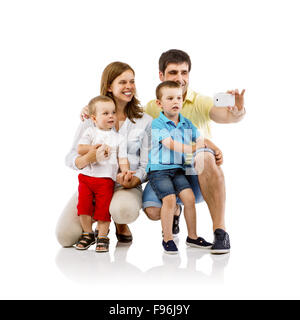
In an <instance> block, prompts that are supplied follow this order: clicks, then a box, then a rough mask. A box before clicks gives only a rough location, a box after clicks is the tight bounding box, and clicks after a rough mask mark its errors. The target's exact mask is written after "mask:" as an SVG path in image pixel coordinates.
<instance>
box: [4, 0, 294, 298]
mask: <svg viewBox="0 0 300 320" xmlns="http://www.w3.org/2000/svg"><path fill="white" fill-rule="evenodd" d="M298 13H299V10H298V8H297V1H289V0H288V1H267V0H266V1H198V0H197V1H192V0H185V1H178V0H172V1H169V0H164V1H154V0H152V1H151V2H149V1H130V0H128V1H119V0H118V1H109V2H108V1H100V0H98V1H89V0H87V1H76V0H72V1H67V0H63V1H53V0H52V1H31V0H29V1H1V3H0V30H1V31H0V32H1V38H0V40H1V42H0V43H1V51H0V52H1V53H0V54H1V59H0V91H1V94H0V99H1V119H2V120H1V125H0V130H1V135H0V137H1V147H2V152H1V202H0V206H1V209H0V210H1V211H0V212H1V221H0V224H1V233H0V247H1V251H0V259H1V263H0V298H2V299H11V298H14V299H33V298H35V299H36V298H40V299H46V298H47V299H71V298H73V299H80V298H89V299H102V298H105V299H209V298H214V299H221V298H223V299H224V298H227V299H236V298H239V299H246V298H250V299H279V298H283V299H285V298H286V299H288V298H292V299H299V298H300V293H299V286H300V275H299V270H300V258H299V240H300V237H299V222H300V217H299V204H298V199H299V165H298V162H299V143H298V137H299V134H298V132H299V121H298V116H299V107H300V105H299V96H298V95H299V90H298V87H299V74H300V73H299V71H300V70H299V69H300V68H299V56H300V50H299V29H300V22H299V17H298ZM171 48H177V49H182V50H184V51H186V52H188V53H189V54H190V56H191V59H192V71H191V74H190V86H191V88H192V89H194V90H196V91H198V92H201V93H202V94H204V95H209V96H212V95H213V94H214V93H215V92H219V91H225V90H228V89H235V88H239V89H242V88H245V89H246V93H245V106H246V109H247V115H246V118H245V119H244V120H243V121H242V122H240V123H238V124H229V125H228V124H227V125H221V124H213V139H212V140H213V141H214V142H215V144H217V145H218V146H219V147H220V148H221V149H222V151H223V153H224V161H225V162H224V165H223V170H224V172H225V177H226V186H227V206H226V217H227V219H226V222H227V230H228V232H229V234H230V238H231V243H232V251H231V254H230V256H228V255H227V256H217V257H215V256H212V255H210V254H209V253H208V254H205V253H202V252H200V251H199V250H197V249H193V250H189V249H187V248H186V247H185V244H184V239H185V237H186V230H185V224H184V220H183V219H182V220H181V233H180V237H179V247H180V256H179V257H177V258H174V257H166V256H164V255H163V253H162V247H161V243H160V242H161V238H160V236H161V234H160V233H161V229H160V224H159V222H151V221H149V220H147V219H146V218H145V216H144V215H143V214H142V212H141V216H140V218H139V219H138V220H137V221H136V222H135V223H134V224H132V225H131V229H132V232H133V235H134V242H133V244H132V246H131V247H130V248H128V247H127V248H126V247H121V248H119V247H117V248H115V246H116V241H115V237H114V235H113V233H114V227H112V231H111V233H112V234H111V240H112V244H111V251H110V253H109V254H107V255H99V254H98V255H97V254H96V253H94V251H93V250H89V251H87V252H78V251H75V250H74V249H62V248H60V246H59V244H58V243H57V241H56V238H55V233H54V231H55V226H56V222H57V220H58V218H59V216H60V213H61V211H62V210H63V208H64V206H65V204H66V203H67V201H68V199H69V198H70V197H71V195H72V194H73V193H74V192H75V190H76V188H77V175H76V172H73V171H72V170H70V169H68V168H66V167H65V166H64V157H65V154H66V153H67V152H68V150H69V148H70V146H71V142H72V139H73V136H74V134H75V130H76V128H77V126H78V124H79V113H80V110H81V108H82V107H83V106H84V105H85V104H86V103H87V102H88V101H89V100H90V98H92V97H94V96H96V95H97V94H98V93H99V85H100V77H101V73H102V71H103V69H104V67H105V66H106V65H107V64H108V63H110V62H112V61H116V60H120V61H124V62H127V63H129V64H130V65H131V66H132V67H133V68H134V70H135V72H136V83H137V90H138V96H139V98H140V100H141V102H142V104H143V105H145V104H146V103H147V102H148V101H149V100H150V99H152V98H153V96H154V90H155V87H156V85H157V84H158V83H159V79H158V59H159V56H160V54H161V53H162V52H163V51H166V50H168V49H171ZM197 211H198V217H199V218H198V231H199V234H200V235H202V236H204V237H206V238H207V239H208V240H213V235H212V230H211V229H212V224H211V220H210V217H209V212H208V210H207V207H206V205H205V204H200V205H198V206H197Z"/></svg>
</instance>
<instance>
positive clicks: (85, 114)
mask: <svg viewBox="0 0 300 320" xmlns="http://www.w3.org/2000/svg"><path fill="white" fill-rule="evenodd" d="M89 117H90V116H89V107H88V106H85V107H84V108H82V110H81V113H80V119H81V121H84V119H89Z"/></svg>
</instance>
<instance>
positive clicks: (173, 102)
mask: <svg viewBox="0 0 300 320" xmlns="http://www.w3.org/2000/svg"><path fill="white" fill-rule="evenodd" d="M156 103H157V104H158V106H159V107H161V108H162V110H163V112H164V115H165V116H166V117H167V118H176V117H178V115H179V112H180V111H181V109H182V90H181V88H162V89H161V98H160V100H157V101H156Z"/></svg>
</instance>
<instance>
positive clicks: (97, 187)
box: [77, 174, 115, 221]
mask: <svg viewBox="0 0 300 320" xmlns="http://www.w3.org/2000/svg"><path fill="white" fill-rule="evenodd" d="M78 181H79V186H78V193H79V195H78V205H77V210H78V211H77V213H78V215H79V216H80V215H88V216H91V217H93V219H94V220H100V221H111V220H110V213H109V205H110V201H111V198H112V196H113V193H114V184H115V183H114V181H113V180H112V179H110V178H95V177H89V176H86V175H83V174H79V175H78ZM94 198H95V205H94V204H93V199H94Z"/></svg>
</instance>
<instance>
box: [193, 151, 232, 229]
mask: <svg viewBox="0 0 300 320" xmlns="http://www.w3.org/2000/svg"><path fill="white" fill-rule="evenodd" d="M195 167H196V169H197V172H200V173H199V174H198V180H199V185H200V189H201V192H202V195H203V198H204V200H205V202H206V203H207V206H208V209H209V212H210V215H211V218H212V222H213V230H214V231H215V230H216V229H223V230H225V198H226V193H225V180H224V174H223V171H222V169H221V168H220V167H218V166H217V165H216V160H215V156H214V155H213V154H212V153H210V152H199V153H198V154H197V156H196V158H195Z"/></svg>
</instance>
